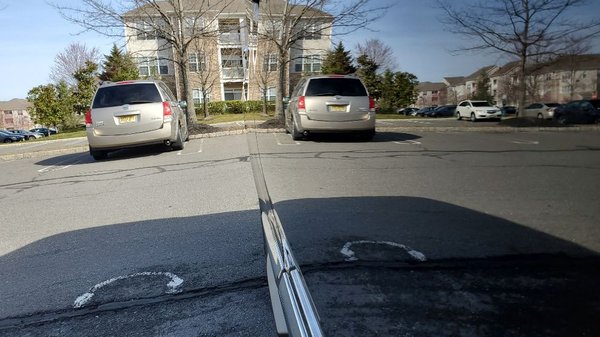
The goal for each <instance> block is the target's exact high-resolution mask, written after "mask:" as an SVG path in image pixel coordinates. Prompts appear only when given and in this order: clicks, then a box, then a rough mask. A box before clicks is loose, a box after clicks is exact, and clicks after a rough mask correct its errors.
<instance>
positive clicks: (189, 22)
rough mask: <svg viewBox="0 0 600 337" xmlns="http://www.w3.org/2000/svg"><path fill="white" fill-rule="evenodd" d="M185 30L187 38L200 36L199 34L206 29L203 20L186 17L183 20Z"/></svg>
mask: <svg viewBox="0 0 600 337" xmlns="http://www.w3.org/2000/svg"><path fill="white" fill-rule="evenodd" d="M183 28H184V31H185V33H186V34H187V36H193V35H198V32H199V31H201V30H202V29H203V28H204V21H203V20H202V18H197V17H186V18H184V19H183Z"/></svg>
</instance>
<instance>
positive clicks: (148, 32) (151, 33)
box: [135, 21, 158, 40]
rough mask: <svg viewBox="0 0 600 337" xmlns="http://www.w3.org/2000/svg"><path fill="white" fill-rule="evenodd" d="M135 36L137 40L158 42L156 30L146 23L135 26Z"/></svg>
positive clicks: (142, 22)
mask: <svg viewBox="0 0 600 337" xmlns="http://www.w3.org/2000/svg"><path fill="white" fill-rule="evenodd" d="M135 36H136V39H137V40H158V34H157V32H156V29H155V28H154V27H153V26H152V25H151V24H149V23H148V22H144V21H141V22H138V23H136V24H135Z"/></svg>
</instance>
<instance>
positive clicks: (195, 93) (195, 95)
mask: <svg viewBox="0 0 600 337" xmlns="http://www.w3.org/2000/svg"><path fill="white" fill-rule="evenodd" d="M202 92H203V91H202V89H192V99H193V100H194V104H202V103H204V101H203V99H204V98H203V95H202ZM206 102H207V103H208V102H210V92H206Z"/></svg>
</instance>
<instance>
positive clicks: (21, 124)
mask: <svg viewBox="0 0 600 337" xmlns="http://www.w3.org/2000/svg"><path fill="white" fill-rule="evenodd" d="M30 106H31V103H29V102H27V101H26V100H24V99H17V98H15V99H12V100H10V101H6V102H0V129H3V130H4V129H7V130H19V129H26V130H29V129H31V128H32V127H34V123H33V121H32V120H31V116H30V115H29V112H28V111H27V108H29V107H30Z"/></svg>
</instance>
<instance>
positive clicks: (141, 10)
mask: <svg viewBox="0 0 600 337" xmlns="http://www.w3.org/2000/svg"><path fill="white" fill-rule="evenodd" d="M153 3H155V4H157V5H158V6H159V9H160V12H167V13H168V12H173V11H174V10H173V4H172V2H171V1H156V2H153ZM182 6H183V8H185V11H186V12H188V11H189V12H195V13H196V15H197V14H200V15H201V14H202V13H199V11H203V12H205V13H206V12H213V13H226V14H231V13H236V14H239V13H246V12H247V11H248V10H250V8H251V7H249V6H248V1H246V0H205V1H198V0H182ZM284 6H285V0H270V1H263V2H261V4H260V9H261V13H272V14H273V15H281V14H282V13H283V12H284V8H285V7H284ZM288 8H289V10H290V13H292V14H301V13H302V16H303V17H305V18H316V17H331V15H330V14H329V13H326V12H324V11H321V10H319V9H316V8H307V6H303V5H292V6H290V7H288ZM140 15H142V16H147V15H158V11H157V9H156V8H153V5H151V4H145V5H143V6H140V7H138V8H135V9H132V10H130V11H128V12H126V13H125V14H123V16H124V17H128V16H129V17H137V16H140Z"/></svg>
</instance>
